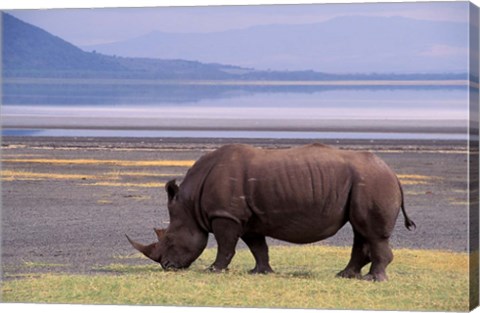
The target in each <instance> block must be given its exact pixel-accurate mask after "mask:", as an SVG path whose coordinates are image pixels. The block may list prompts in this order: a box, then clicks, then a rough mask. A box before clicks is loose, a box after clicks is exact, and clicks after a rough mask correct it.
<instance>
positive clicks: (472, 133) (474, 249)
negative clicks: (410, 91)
mask: <svg viewBox="0 0 480 313" xmlns="http://www.w3.org/2000/svg"><path fill="white" fill-rule="evenodd" d="M469 19H470V21H469V22H470V29H469V50H470V51H469V72H470V84H469V134H468V182H469V185H468V189H469V190H468V204H469V291H470V292H469V296H470V297H469V308H470V310H473V309H475V308H476V307H478V306H479V71H480V70H479V50H480V47H479V34H480V33H479V8H478V7H477V6H476V5H475V4H473V3H472V2H470V7H469Z"/></svg>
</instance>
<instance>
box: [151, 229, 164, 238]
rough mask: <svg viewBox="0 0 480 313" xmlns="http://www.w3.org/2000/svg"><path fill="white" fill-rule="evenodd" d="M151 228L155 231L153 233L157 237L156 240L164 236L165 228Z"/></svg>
mask: <svg viewBox="0 0 480 313" xmlns="http://www.w3.org/2000/svg"><path fill="white" fill-rule="evenodd" d="M153 230H154V231H155V234H157V238H158V240H160V239H161V238H162V237H163V236H165V229H163V228H162V229H161V228H155V227H154V228H153Z"/></svg>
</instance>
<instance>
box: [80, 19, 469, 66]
mask: <svg viewBox="0 0 480 313" xmlns="http://www.w3.org/2000/svg"><path fill="white" fill-rule="evenodd" d="M386 30H387V31H386ZM467 43H468V24H466V23H453V22H437V21H422V20H414V19H408V18H402V17H362V16H349V17H338V18H334V19H332V20H329V21H326V22H323V23H316V24H308V25H307V24H302V25H268V26H257V27H251V28H247V29H240V30H230V31H224V32H212V33H198V34H193V33H192V34H185V33H164V32H152V33H149V34H146V35H144V36H141V37H138V38H134V39H131V40H126V41H121V42H116V43H110V44H104V45H96V46H87V47H83V48H84V49H86V50H89V51H91V50H96V51H99V52H102V53H106V54H112V55H113V54H115V55H119V56H130V57H133V56H135V57H150V58H167V59H168V58H181V59H188V60H197V61H200V62H218V63H224V64H236V65H239V66H245V67H252V68H256V69H263V70H266V69H274V70H315V71H322V72H337V73H359V72H360V73H372V72H376V73H392V72H396V73H408V72H410V73H411V72H417V73H418V72H430V73H432V72H435V73H438V72H459V71H465V70H466V68H467V59H468V50H467Z"/></svg>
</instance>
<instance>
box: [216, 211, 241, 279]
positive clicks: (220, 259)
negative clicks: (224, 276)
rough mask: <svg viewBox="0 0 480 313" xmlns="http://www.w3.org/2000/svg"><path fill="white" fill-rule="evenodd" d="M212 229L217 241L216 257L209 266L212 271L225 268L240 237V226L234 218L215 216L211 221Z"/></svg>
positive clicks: (233, 253) (219, 270)
mask: <svg viewBox="0 0 480 313" xmlns="http://www.w3.org/2000/svg"><path fill="white" fill-rule="evenodd" d="M212 230H213V234H214V236H215V239H216V241H217V245H218V247H217V257H216V259H215V262H213V264H212V265H211V266H210V268H209V269H210V270H211V271H213V272H221V271H224V270H226V269H227V267H228V265H229V264H230V262H231V261H232V258H233V256H234V255H235V246H236V245H237V242H238V238H240V233H241V227H240V225H239V224H238V223H237V222H235V221H234V220H231V219H228V218H215V219H214V220H213V221H212Z"/></svg>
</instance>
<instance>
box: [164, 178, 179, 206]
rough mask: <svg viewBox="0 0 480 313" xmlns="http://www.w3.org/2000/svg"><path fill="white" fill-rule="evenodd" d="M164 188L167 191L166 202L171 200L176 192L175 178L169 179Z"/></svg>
mask: <svg viewBox="0 0 480 313" xmlns="http://www.w3.org/2000/svg"><path fill="white" fill-rule="evenodd" d="M165 190H166V191H167V194H168V202H170V201H172V199H173V198H174V197H175V195H176V194H177V192H178V186H177V183H176V182H175V179H173V180H171V181H169V182H168V183H167V184H166V185H165Z"/></svg>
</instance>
